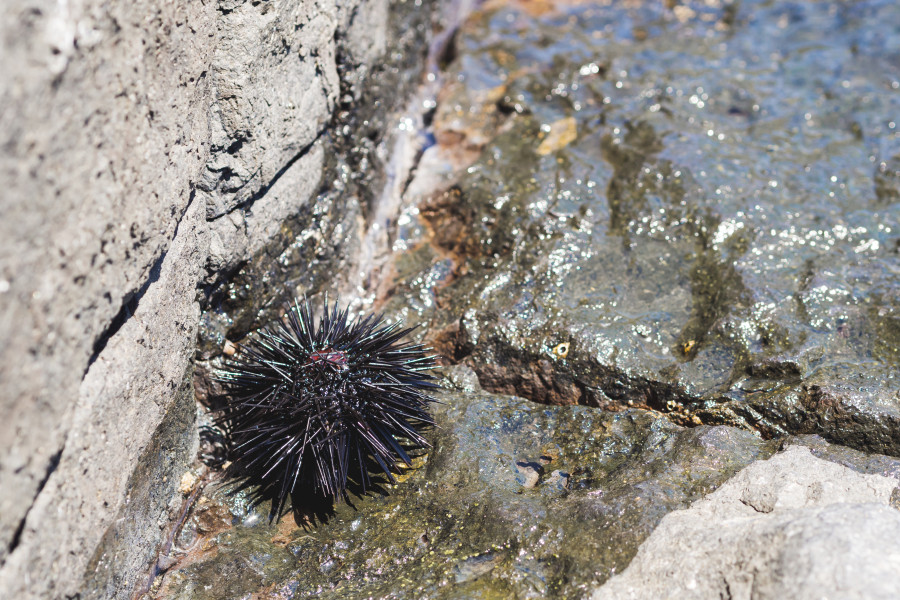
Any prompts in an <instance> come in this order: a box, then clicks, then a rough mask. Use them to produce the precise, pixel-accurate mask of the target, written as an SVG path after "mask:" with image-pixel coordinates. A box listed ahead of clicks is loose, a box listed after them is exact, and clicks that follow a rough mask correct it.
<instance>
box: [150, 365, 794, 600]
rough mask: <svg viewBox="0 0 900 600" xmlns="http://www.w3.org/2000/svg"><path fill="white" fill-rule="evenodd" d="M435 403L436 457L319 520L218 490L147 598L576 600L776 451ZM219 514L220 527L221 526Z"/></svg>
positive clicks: (638, 420) (670, 429) (470, 401)
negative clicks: (662, 527) (282, 594)
mask: <svg viewBox="0 0 900 600" xmlns="http://www.w3.org/2000/svg"><path fill="white" fill-rule="evenodd" d="M457 370H459V369H457ZM441 402H442V404H440V405H438V406H437V408H436V411H435V413H436V414H435V416H436V419H437V423H438V426H437V428H435V429H434V430H433V431H432V440H433V443H434V449H433V451H432V452H431V453H430V454H428V455H427V456H424V457H419V458H418V459H417V460H416V465H417V468H415V470H414V471H413V472H411V473H406V474H404V476H403V477H401V480H402V481H401V482H400V483H398V484H397V485H389V484H387V483H384V484H383V490H384V491H385V492H389V493H388V494H387V495H382V494H380V493H372V494H369V495H366V496H362V497H353V498H351V502H350V503H349V504H340V505H338V506H337V507H336V514H335V515H334V517H333V518H331V519H330V520H328V521H327V522H326V523H324V524H319V525H317V526H315V527H312V528H309V529H307V530H304V529H300V528H298V527H297V526H296V525H295V524H294V521H293V518H292V517H291V516H290V515H288V516H287V517H285V518H284V519H283V520H282V521H281V522H280V523H276V524H273V525H269V524H268V523H267V521H266V520H265V519H264V518H263V517H262V515H263V514H264V511H265V510H266V509H265V507H263V509H262V510H260V509H257V511H255V512H254V511H250V512H248V510H247V508H246V506H244V505H242V499H241V496H240V495H239V496H237V497H236V498H229V497H228V496H227V495H226V494H225V493H224V492H223V491H222V490H219V491H217V492H215V493H214V494H213V496H212V497H211V499H210V501H209V502H210V503H209V505H207V507H206V508H204V509H203V510H201V511H197V512H195V514H194V515H193V516H192V518H191V520H190V521H189V523H188V525H187V528H189V529H191V528H192V529H193V530H194V531H196V532H197V534H198V535H197V537H196V538H195V539H193V540H192V541H191V542H190V545H189V546H188V547H186V548H181V549H180V551H181V552H180V553H179V554H178V556H179V557H180V563H179V564H178V565H176V566H175V567H173V568H172V569H171V570H170V571H169V572H168V573H167V574H166V575H165V578H164V580H163V584H162V587H161V588H159V589H158V590H157V594H158V595H157V597H159V598H198V599H202V598H239V597H242V596H243V595H244V594H247V593H250V592H257V591H259V590H261V589H262V590H271V591H272V593H275V592H276V591H277V590H283V589H287V588H290V589H291V590H292V594H293V596H292V597H293V598H308V597H314V596H315V597H318V598H366V597H371V596H375V597H383V596H386V595H391V597H396V598H410V599H412V598H425V597H428V598H449V597H461V596H465V595H467V594H469V593H474V591H473V590H479V592H478V593H480V594H496V595H498V596H497V597H509V595H514V596H516V597H521V598H540V597H545V596H546V595H548V594H549V595H552V596H556V597H577V596H580V595H584V594H585V593H587V590H589V589H591V587H592V586H593V585H594V584H597V583H600V582H602V581H604V580H605V579H606V578H608V577H609V575H610V574H611V573H613V572H615V571H620V570H622V569H623V568H624V567H625V566H626V565H627V564H628V562H629V561H630V559H631V557H632V556H633V555H634V553H635V552H636V550H637V547H638V546H639V545H640V543H641V542H642V541H643V540H644V539H645V538H646V537H647V536H648V535H649V534H650V532H651V531H652V530H653V528H654V527H655V526H656V524H657V523H658V522H659V520H660V519H661V518H662V517H663V516H664V515H665V514H667V513H668V512H670V511H672V510H675V509H678V508H684V507H686V506H688V505H689V504H690V503H691V502H692V501H694V500H696V499H698V498H700V497H702V496H703V495H705V494H706V493H708V492H710V491H712V490H714V489H716V488H717V487H718V486H719V485H721V484H722V483H723V482H724V481H726V480H727V479H728V478H730V477H731V476H732V475H734V474H735V473H736V472H737V471H739V470H740V469H741V468H743V467H745V466H746V465H748V464H750V463H751V462H753V461H754V460H756V459H759V458H766V457H768V456H769V455H770V454H771V453H772V452H774V450H775V449H776V447H777V444H776V443H775V442H765V441H762V440H760V439H759V438H758V437H756V436H753V435H751V434H750V433H748V432H746V431H743V430H740V429H737V428H733V427H725V426H717V427H698V428H693V429H686V428H682V427H680V426H677V425H675V424H673V423H672V422H671V421H669V420H668V419H666V418H665V417H663V416H661V415H658V414H654V413H652V412H649V411H645V410H640V409H632V410H628V411H624V412H620V413H608V412H603V411H597V410H594V409H591V408H587V407H581V406H556V407H550V406H540V405H537V404H535V403H533V402H530V401H528V400H524V399H521V398H514V397H509V396H498V395H491V394H486V393H484V392H481V391H476V392H469V393H464V394H461V393H451V392H448V393H446V394H442V396H441ZM521 457H534V459H529V460H522V458H521ZM542 463H546V464H542ZM523 465H524V466H523ZM523 473H524V475H523ZM543 473H546V476H542V474H543ZM523 477H524V481H523ZM351 505H352V506H351ZM223 511H228V512H230V513H231V515H232V517H231V519H230V520H231V525H230V526H228V525H223V524H222V521H221V520H220V519H219V518H218V517H216V515H219V514H221V513H222V512H223ZM217 521H218V523H219V525H218V528H216V527H217V526H216V522H217ZM201 525H202V526H201ZM223 527H224V529H223ZM184 537H185V536H182V538H184Z"/></svg>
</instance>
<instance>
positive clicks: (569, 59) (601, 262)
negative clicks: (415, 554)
mask: <svg viewBox="0 0 900 600" xmlns="http://www.w3.org/2000/svg"><path fill="white" fill-rule="evenodd" d="M672 6H674V8H672ZM541 7H542V8H541V9H540V10H538V9H536V6H535V5H534V3H524V2H523V3H518V2H510V3H502V2H496V3H489V4H488V5H487V7H486V8H485V9H484V10H483V11H482V12H480V13H478V14H476V15H474V16H473V17H472V18H470V19H469V21H468V22H467V23H466V24H465V25H464V27H463V28H462V30H461V31H460V32H459V34H458V36H457V44H456V58H455V60H454V61H453V62H452V63H451V64H450V65H449V66H448V77H447V80H448V82H449V83H448V84H447V86H446V87H445V89H444V91H443V93H442V95H440V96H439V104H438V106H437V108H436V112H435V118H434V130H435V138H436V140H437V141H438V144H437V145H436V146H434V147H432V148H430V149H429V150H428V151H426V155H429V156H431V158H429V160H430V161H431V162H440V161H439V160H437V159H436V158H435V157H443V159H444V160H445V162H446V163H447V164H450V165H455V170H454V171H453V174H452V175H447V174H444V175H443V176H442V177H440V178H437V180H438V181H439V182H440V183H439V189H438V191H436V192H433V193H430V194H428V193H422V194H421V197H422V202H423V204H422V207H421V210H420V213H419V216H420V218H421V219H423V220H424V222H425V223H427V224H428V225H429V226H430V227H431V228H432V234H433V237H432V239H433V242H434V244H435V245H436V246H437V247H438V248H439V249H440V250H441V251H442V253H443V254H441V255H440V259H441V260H446V259H447V258H448V257H449V259H450V260H451V261H452V266H451V268H450V274H449V275H448V276H445V277H443V278H441V279H437V280H436V278H435V277H434V276H431V277H430V278H429V277H428V276H426V275H427V274H433V273H434V271H433V270H427V271H424V272H422V273H419V274H413V275H411V276H405V277H403V278H401V281H400V283H399V286H398V289H399V290H400V291H401V292H403V293H401V294H399V295H398V296H397V297H396V298H395V300H394V305H395V306H396V307H397V309H398V310H401V311H402V310H405V311H407V312H412V311H416V312H418V313H420V314H421V315H422V316H423V317H424V318H427V319H429V320H430V322H431V324H432V326H433V327H434V329H435V330H436V331H437V332H438V333H437V334H436V335H435V339H436V343H437V344H438V346H439V348H440V350H441V351H442V352H443V353H444V354H445V355H446V356H448V357H449V358H450V359H452V360H455V361H460V360H461V361H465V362H466V363H467V364H469V365H470V366H472V367H473V368H474V369H475V370H476V371H477V373H478V376H479V379H480V381H481V383H482V385H483V386H484V387H485V388H486V389H489V390H492V391H496V392H503V393H515V394H518V395H520V396H523V397H527V398H530V399H533V400H536V401H539V402H543V403H552V404H570V403H577V404H583V405H589V406H598V407H604V408H615V409H619V408H622V407H625V406H645V407H651V408H654V409H658V410H662V411H665V412H668V413H670V414H671V416H672V418H673V419H674V420H675V421H676V422H679V423H683V424H691V423H701V422H702V423H707V424H712V423H730V424H735V425H739V426H742V427H747V428H750V429H754V430H756V431H758V432H760V433H761V434H763V435H764V436H774V435H780V434H786V433H818V434H821V435H823V436H825V437H826V438H828V439H829V440H831V441H836V442H839V443H841V444H845V445H848V446H851V447H854V448H858V449H864V450H867V451H872V452H880V453H886V454H891V455H895V456H896V455H900V400H898V398H900V380H898V377H897V367H898V364H900V363H898V357H900V329H898V324H900V320H898V319H900V279H898V274H900V255H898V247H900V229H898V228H900V222H898V218H900V205H898V204H897V195H896V193H895V192H896V189H895V188H896V181H897V177H896V176H895V175H896V165H897V158H896V157H897V156H898V155H900V134H898V129H897V127H896V115H898V114H900V89H898V88H900V69H898V67H897V65H896V61H895V62H893V63H891V62H890V61H889V60H887V59H886V58H885V57H887V56H894V55H896V52H897V48H896V41H895V40H896V32H895V30H894V26H893V25H891V24H892V23H896V22H897V21H898V19H900V8H898V5H897V4H896V3H894V2H889V1H885V0H869V1H865V2H859V3H854V5H853V7H852V8H850V7H844V6H843V5H836V4H833V3H827V2H825V3H811V4H810V3H807V4H794V3H791V4H785V3H769V2H756V1H750V2H741V3H739V4H738V3H734V4H729V3H705V4H698V3H688V4H680V3H679V4H676V3H673V4H671V5H669V4H665V3H643V2H639V3H612V4H608V3H592V2H586V3H583V2H578V3H565V2H559V3H541ZM423 160H424V159H423ZM425 177H426V175H422V178H425ZM433 181H434V178H433V179H432V182H433ZM424 187H427V186H417V185H416V182H413V184H411V186H410V189H411V190H422V189H423V188H424ZM417 193H418V192H417ZM432 264H437V263H434V262H433V261H432ZM429 269H431V267H429ZM429 293H430V295H431V296H432V297H433V300H432V301H430V302H422V301H421V299H422V298H429ZM560 349H565V352H564V353H563V352H561V351H560Z"/></svg>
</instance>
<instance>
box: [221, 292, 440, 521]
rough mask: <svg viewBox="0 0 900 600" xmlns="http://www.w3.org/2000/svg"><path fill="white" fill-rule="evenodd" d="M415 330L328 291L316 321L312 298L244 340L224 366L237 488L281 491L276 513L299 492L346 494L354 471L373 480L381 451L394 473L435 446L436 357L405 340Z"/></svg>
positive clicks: (262, 493) (230, 470)
mask: <svg viewBox="0 0 900 600" xmlns="http://www.w3.org/2000/svg"><path fill="white" fill-rule="evenodd" d="M410 331H412V329H404V328H402V327H401V325H400V324H398V323H394V324H390V325H386V324H384V322H383V320H382V317H381V316H374V315H369V316H367V317H365V318H356V319H355V320H350V319H349V317H348V310H347V309H344V310H339V309H338V306H337V304H336V303H335V304H333V305H332V306H331V307H329V305H328V301H327V300H326V301H325V306H324V311H323V314H322V316H321V318H320V319H319V321H318V325H316V322H315V320H314V318H313V315H312V311H311V310H310V306H309V302H308V301H304V302H303V303H294V305H293V306H292V307H291V308H290V309H289V310H288V312H287V314H286V315H285V316H284V318H283V319H282V320H281V321H280V322H278V323H277V324H276V325H275V326H274V327H271V326H270V327H267V328H264V329H263V330H262V331H260V332H259V334H258V336H257V337H256V338H255V339H252V341H250V342H248V343H246V344H244V345H242V346H241V349H240V352H238V354H236V355H235V357H234V358H232V359H229V360H228V361H227V363H226V365H225V368H224V369H223V370H222V371H220V373H219V375H218V379H219V380H220V381H221V382H222V383H223V384H224V387H225V389H226V391H227V394H228V396H229V400H228V402H227V404H226V405H225V406H224V407H223V408H222V410H221V412H220V414H219V417H218V418H217V424H218V425H219V426H220V427H221V428H222V429H223V430H224V431H225V432H226V435H227V437H228V442H229V447H230V456H229V458H230V460H231V464H230V465H229V466H228V467H227V468H226V470H225V475H226V477H227V478H228V479H231V480H233V481H235V483H236V485H235V489H236V490H242V489H246V488H253V490H252V491H251V500H252V501H253V503H254V504H258V503H261V502H263V501H265V500H272V509H271V513H270V518H275V517H279V516H281V515H282V514H284V512H285V510H286V508H287V503H288V500H289V499H291V498H294V499H296V498H297V497H301V498H302V497H303V496H304V495H308V496H311V497H320V498H321V497H325V498H335V497H343V496H346V490H347V486H348V480H350V481H354V482H356V483H357V484H360V485H361V487H362V489H363V490H365V489H366V487H367V486H369V485H370V484H371V480H370V475H369V470H368V466H367V465H369V464H373V463H372V461H374V464H377V465H378V467H380V469H381V470H383V471H384V473H386V474H387V476H388V478H389V479H390V480H391V481H393V480H394V478H393V475H392V473H391V472H392V471H393V470H396V467H397V465H398V464H399V463H400V462H403V463H405V464H406V465H409V464H410V458H409V455H408V454H407V451H406V450H407V449H421V448H426V447H427V446H428V442H426V441H425V438H424V437H422V435H421V434H420V433H419V431H418V429H420V428H421V427H423V426H425V427H427V426H430V425H433V424H434V421H433V420H432V417H431V415H430V414H429V412H428V405H429V403H431V402H433V401H434V399H433V398H432V397H431V396H430V395H429V394H428V391H429V390H430V389H432V388H435V387H437V385H436V384H435V383H434V377H433V376H432V375H429V374H428V373H427V371H428V370H429V369H432V368H433V367H434V365H435V363H434V359H435V357H434V356H433V355H430V354H429V349H428V348H426V347H425V346H423V345H421V344H416V343H412V342H407V341H403V338H404V337H405V336H406V335H407V334H408V333H409V332H410ZM404 446H405V448H406V449H404ZM295 504H296V502H295Z"/></svg>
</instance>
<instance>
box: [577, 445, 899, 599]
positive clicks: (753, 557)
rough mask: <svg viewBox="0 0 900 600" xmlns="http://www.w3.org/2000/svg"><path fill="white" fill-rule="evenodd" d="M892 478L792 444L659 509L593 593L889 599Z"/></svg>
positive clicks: (895, 533) (893, 543) (893, 590)
mask: <svg viewBox="0 0 900 600" xmlns="http://www.w3.org/2000/svg"><path fill="white" fill-rule="evenodd" d="M897 483H898V482H897V480H896V479H894V478H892V477H884V476H881V475H864V474H860V473H857V472H856V471H853V470H851V469H849V468H847V467H844V466H841V465H837V464H834V463H829V462H826V461H823V460H821V459H819V458H816V457H814V456H813V455H812V454H811V453H810V451H809V450H808V449H807V448H803V447H801V446H791V447H789V448H788V449H787V450H786V451H784V452H782V453H780V454H777V455H775V456H773V457H772V458H770V459H768V460H765V461H758V462H755V463H753V464H752V465H750V466H749V467H747V468H746V469H744V470H743V471H741V472H740V473H738V474H737V475H736V476H735V477H733V478H732V479H731V480H729V481H728V482H727V483H725V484H724V485H723V486H722V487H720V488H719V489H718V490H716V491H715V492H713V493H712V494H710V495H709V496H707V497H705V498H703V499H702V500H699V501H697V502H695V503H694V504H692V505H691V507H690V508H688V509H686V510H679V511H675V512H672V513H670V514H668V515H666V516H665V517H664V518H663V520H662V521H661V522H660V524H659V526H658V527H657V528H656V529H655V530H654V531H653V533H652V534H651V535H650V537H649V538H648V539H647V541H646V542H644V543H643V544H642V545H641V547H640V549H639V550H638V552H637V555H636V556H635V557H634V560H632V562H631V564H630V565H629V566H628V568H627V569H626V570H625V571H624V572H623V573H621V574H620V575H617V576H615V577H613V578H611V579H610V580H609V581H608V582H607V583H606V584H605V585H604V586H603V587H601V588H600V589H599V590H597V592H596V593H595V594H594V596H593V598H594V600H607V599H613V598H616V599H619V598H622V599H627V598H634V599H638V598H698V599H699V598H736V599H738V598H754V599H759V600H766V599H773V600H774V599H776V598H808V599H810V600H812V599H814V598H848V599H849V598H859V599H862V598H885V599H887V598H896V596H897V585H896V574H897V570H898V569H900V512H898V511H897V510H896V508H894V507H891V506H889V503H890V500H891V494H892V493H894V492H895V491H896V489H897Z"/></svg>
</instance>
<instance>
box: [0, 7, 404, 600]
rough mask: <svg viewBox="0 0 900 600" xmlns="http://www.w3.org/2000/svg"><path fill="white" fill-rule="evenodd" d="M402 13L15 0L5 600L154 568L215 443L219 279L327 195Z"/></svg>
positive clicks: (9, 88) (4, 226)
mask: <svg viewBox="0 0 900 600" xmlns="http://www.w3.org/2000/svg"><path fill="white" fill-rule="evenodd" d="M391 10H393V8H392V6H391V5H390V4H389V3H388V2H386V1H384V0H372V1H369V0H352V1H350V2H337V1H335V0H322V1H313V0H275V1H272V2H250V1H247V2H243V1H237V0H235V1H224V0H223V1H220V2H196V3H191V2H188V3H184V2H175V3H162V4H159V3H130V2H121V3H108V2H101V1H100V0H83V1H76V2H68V3H57V2H52V1H49V0H13V1H10V2H4V3H3V5H2V7H0V48H2V51H0V72H2V73H3V77H2V80H0V189H2V192H0V194H2V209H3V217H2V218H0V339H2V340H3V344H2V347H0V597H4V598H37V597H42V598H44V597H53V598H56V597H66V596H71V595H74V594H81V597H130V596H131V594H132V593H133V592H134V590H135V589H137V587H138V586H139V585H140V583H141V581H142V578H144V577H145V576H146V572H147V569H148V567H149V564H150V561H151V558H152V555H153V552H154V548H155V546H156V545H157V544H158V543H159V540H160V538H161V537H162V535H163V529H164V528H163V525H165V523H166V521H167V519H168V518H169V515H170V512H171V510H172V508H173V507H172V506H170V504H171V500H172V498H177V492H176V489H175V488H176V487H177V485H178V480H179V478H180V476H181V474H182V473H183V472H184V470H185V469H186V465H187V463H188V461H189V459H190V458H192V456H193V454H194V448H195V443H196V441H195V438H194V435H193V433H192V432H193V431H194V427H193V424H194V404H193V393H192V389H191V385H190V381H191V379H190V376H191V371H192V363H191V360H192V357H193V352H194V347H195V343H196V338H197V331H198V323H199V318H200V307H201V306H200V303H201V300H202V295H201V293H200V290H201V286H203V285H207V284H208V282H210V281H217V280H221V279H222V278H223V277H226V276H227V275H228V273H229V272H231V271H233V270H234V269H235V268H236V267H237V266H239V265H240V264H242V262H245V261H247V260H249V259H250V258H251V257H252V256H253V255H254V253H259V252H260V250H261V248H262V247H263V245H264V244H265V243H266V241H267V240H268V239H269V238H270V237H271V236H272V234H273V232H275V231H278V229H279V227H281V225H282V223H283V222H284V221H285V220H286V219H288V218H289V217H291V216H292V215H295V214H297V213H298V212H299V211H300V210H302V208H303V207H304V206H306V205H308V204H310V203H311V202H312V201H313V200H315V194H316V192H317V190H318V187H319V185H320V180H321V177H322V172H323V168H324V160H323V157H324V155H325V154H326V149H325V142H324V141H323V133H324V132H325V131H326V129H327V127H328V124H329V123H331V122H332V118H333V114H334V112H335V108H336V106H337V104H338V101H339V94H340V92H341V88H342V85H343V84H342V81H341V77H342V74H341V73H340V72H339V66H340V65H339V63H340V53H341V52H342V51H344V52H346V54H347V60H348V61H349V62H352V65H350V66H349V67H348V68H347V70H346V72H347V76H348V77H350V76H352V77H353V84H354V86H355V87H354V90H357V91H353V92H352V93H358V87H359V82H360V81H361V80H362V79H363V78H364V76H365V72H366V67H368V66H369V65H370V64H371V63H372V62H373V61H374V60H375V59H376V58H377V57H379V56H381V54H383V52H384V49H385V47H386V43H387V40H388V39H389V38H390V36H391V35H392V34H391V33H390V32H389V31H388V27H389V14H390V11H391ZM351 38H352V39H351ZM348 39H349V40H350V41H348ZM344 46H346V48H347V49H346V50H342V48H343V47H344ZM352 99H353V98H352V96H351V97H350V100H351V101H352ZM175 508H177V507H175Z"/></svg>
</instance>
